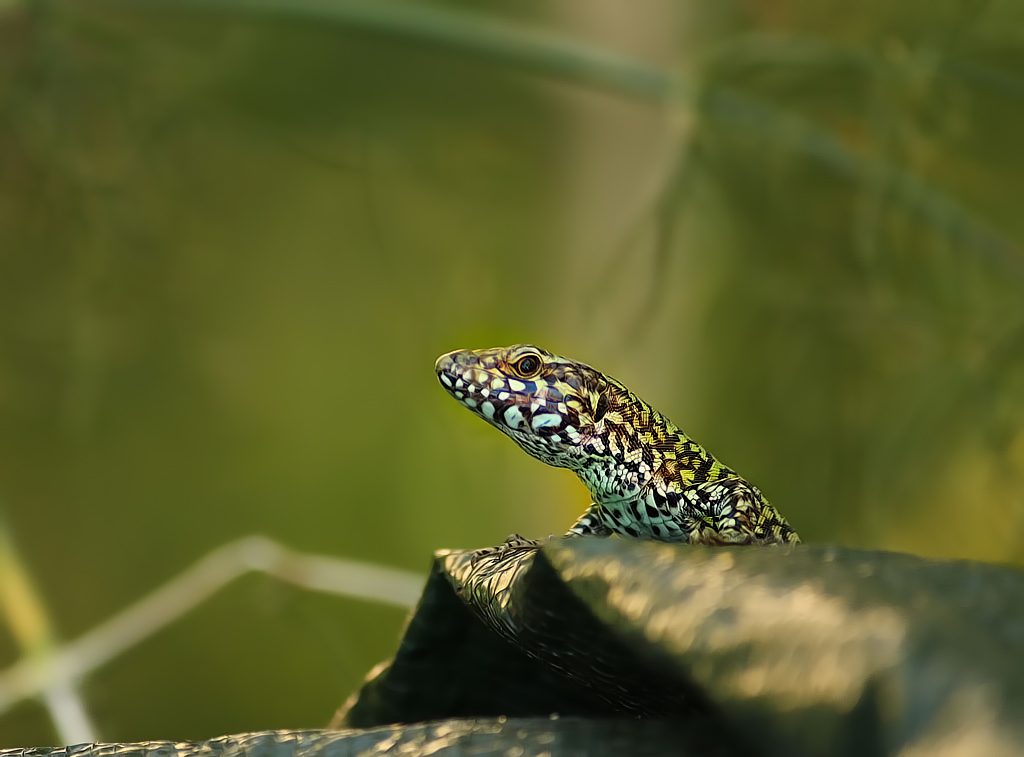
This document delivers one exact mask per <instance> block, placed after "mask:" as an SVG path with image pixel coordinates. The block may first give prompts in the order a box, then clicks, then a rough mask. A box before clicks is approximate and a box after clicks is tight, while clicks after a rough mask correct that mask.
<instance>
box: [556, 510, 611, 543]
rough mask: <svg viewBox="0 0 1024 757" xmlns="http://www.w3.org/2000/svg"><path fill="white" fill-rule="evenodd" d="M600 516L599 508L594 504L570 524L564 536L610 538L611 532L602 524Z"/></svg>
mask: <svg viewBox="0 0 1024 757" xmlns="http://www.w3.org/2000/svg"><path fill="white" fill-rule="evenodd" d="M601 516H602V513H601V506H600V505H599V504H597V503H596V502H594V503H593V504H591V505H590V507H588V508H587V509H586V510H584V511H583V515H581V516H580V517H578V518H577V519H576V522H575V523H573V524H572V526H571V527H570V528H569V530H568V531H567V532H566V534H565V535H566V536H611V535H612V530H611V529H610V528H608V526H606V525H605V524H604V518H602V517H601Z"/></svg>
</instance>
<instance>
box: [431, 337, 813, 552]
mask: <svg viewBox="0 0 1024 757" xmlns="http://www.w3.org/2000/svg"><path fill="white" fill-rule="evenodd" d="M435 371H436V373H437V377H438V380H439V381H440V382H441V385H442V386H443V387H444V389H445V390H446V391H447V392H448V393H449V394H450V395H451V396H452V397H454V398H455V399H456V400H457V401H458V402H459V403H460V404H462V405H463V406H464V407H466V408H468V409H469V410H470V411H472V412H473V413H474V414H476V415H478V416H479V417H481V418H483V419H484V420H485V421H487V422H488V423H490V424H491V425H493V426H494V427H496V428H497V429H498V430H499V431H501V432H503V433H505V434H506V435H508V436H509V437H511V438H512V440H513V441H515V442H516V444H518V445H519V447H520V448H521V449H523V450H524V451H525V452H527V453H528V454H530V455H532V456H533V457H535V458H537V459H539V460H541V461H543V462H545V463H547V464H548V465H553V466H555V467H559V468H568V469H569V470H571V471H573V472H574V473H575V474H576V475H577V476H578V477H579V479H580V480H581V481H582V482H583V483H584V485H585V486H586V487H587V489H588V490H589V491H590V494H591V496H592V497H593V500H594V501H593V503H592V504H591V505H590V506H589V507H588V508H587V509H586V511H585V512H584V513H583V514H582V515H581V516H580V517H579V518H578V519H577V520H576V522H575V523H573V524H572V526H571V527H570V528H569V531H568V533H567V534H566V536H584V535H593V536H609V535H611V534H617V535H620V536H625V537H631V538H640V539H650V540H654V541H662V542H683V543H689V544H706V545H737V544H795V543H797V542H799V541H800V537H799V536H798V535H797V533H796V531H794V530H793V528H792V527H791V526H790V525H789V523H787V522H786V519H785V518H783V517H782V515H780V514H779V512H778V511H777V510H776V509H775V508H774V507H773V506H772V505H771V504H769V502H768V500H767V499H765V497H764V496H763V495H762V494H761V492H760V491H759V490H758V489H757V488H756V487H754V486H753V485H752V484H750V483H748V482H747V481H746V480H744V479H743V478H741V477H740V476H739V475H738V474H737V473H736V472H735V471H734V470H733V469H732V468H729V467H727V466H725V465H723V464H722V463H720V462H719V461H718V460H717V459H715V458H714V457H713V456H712V455H711V454H710V453H709V452H707V451H706V450H705V449H704V448H703V447H701V446H700V445H699V444H698V443H697V442H695V441H694V440H693V439H691V438H690V437H689V436H687V435H686V434H685V433H683V432H682V431H681V430H680V429H679V427H678V426H676V425H675V424H674V423H672V421H670V420H669V419H668V418H667V417H665V416H664V415H662V414H661V413H660V412H658V411H657V410H655V409H654V408H653V407H651V406H650V405H649V404H647V403H646V402H644V401H643V400H642V399H640V398H639V397H638V396H637V395H635V394H634V393H633V392H631V391H630V390H629V389H627V388H626V386H625V385H624V384H623V383H621V382H620V381H618V380H616V379H614V378H612V377H611V376H607V375H605V374H603V373H601V372H600V371H598V370H596V369H595V368H592V367H590V366H589V365H586V364H585V363H580V362H577V361H575V360H572V359H570V358H566V357H562V356H560V355H555V354H553V353H551V352H547V351H545V350H542V349H540V348H539V347H535V346H533V345H530V344H516V345H512V346H510V347H496V348H492V349H482V350H455V351H453V352H449V353H446V354H444V355H442V356H441V357H439V358H438V359H437V362H436V364H435ZM531 543H532V542H531V541H530V540H527V539H523V538H522V537H519V536H518V535H515V534H513V535H512V536H510V537H509V540H508V541H507V542H506V546H508V547H513V546H516V545H526V544H531Z"/></svg>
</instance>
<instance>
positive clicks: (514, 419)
mask: <svg viewBox="0 0 1024 757" xmlns="http://www.w3.org/2000/svg"><path fill="white" fill-rule="evenodd" d="M504 417H505V423H507V424H508V427H509V428H519V424H521V423H522V422H523V414H522V413H520V412H519V408H518V407H516V406H515V405H513V406H512V407H510V408H509V409H508V410H506V411H505V416H504Z"/></svg>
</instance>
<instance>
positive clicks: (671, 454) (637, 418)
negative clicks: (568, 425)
mask: <svg viewBox="0 0 1024 757" xmlns="http://www.w3.org/2000/svg"><path fill="white" fill-rule="evenodd" d="M610 389H611V390H613V391H609V392H608V395H607V396H608V401H607V408H608V409H607V411H606V412H605V413H604V415H603V416H602V417H601V418H600V419H599V420H597V421H596V422H595V424H594V426H593V429H592V433H591V434H590V438H589V439H588V440H587V442H586V443H585V444H583V445H582V447H581V451H582V455H581V457H580V465H579V466H578V467H575V466H574V470H575V472H576V475H577V476H579V478H580V479H581V480H582V481H583V483H584V484H585V485H586V486H587V488H588V489H589V490H590V493H591V495H592V496H593V497H594V501H596V502H599V503H601V504H611V503H616V502H629V501H632V500H636V499H639V498H642V497H644V496H645V495H646V494H647V493H648V492H649V491H651V490H652V489H654V490H657V491H659V492H660V493H662V494H673V493H674V494H679V493H681V492H682V490H683V489H685V488H686V487H688V486H691V485H693V484H699V483H704V482H705V481H714V480H717V479H720V478H725V477H728V476H735V475H736V474H735V473H734V472H733V471H732V470H731V469H730V468H727V467H726V466H724V465H722V464H721V463H719V462H718V461H717V460H716V459H715V458H714V457H713V456H712V455H711V454H710V453H709V452H707V451H706V450H705V449H704V448H703V447H701V446H700V445H699V444H697V442H695V441H694V440H693V439H691V438H690V437H688V436H687V435H686V434H684V433H683V432H682V430H680V429H679V427H678V426H676V425H675V424H674V423H672V421H670V420H669V419H668V418H666V417H665V416H664V415H662V414H661V413H659V412H658V411H657V410H655V409H654V408H653V407H651V406H650V405H648V404H647V403H646V402H644V401H643V400H641V399H640V398H639V397H637V396H636V395H635V394H633V393H632V392H630V391H629V390H628V389H626V388H625V387H624V386H621V385H618V384H617V382H615V384H613V385H612V386H611V387H610Z"/></svg>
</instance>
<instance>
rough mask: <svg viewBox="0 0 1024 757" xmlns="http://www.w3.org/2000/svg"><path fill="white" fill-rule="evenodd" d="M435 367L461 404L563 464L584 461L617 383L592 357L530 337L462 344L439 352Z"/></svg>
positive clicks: (528, 449)
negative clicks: (557, 351)
mask: <svg viewBox="0 0 1024 757" xmlns="http://www.w3.org/2000/svg"><path fill="white" fill-rule="evenodd" d="M434 368H435V370H436V371H437V377H438V379H439V380H440V382H441V385H442V386H443V387H444V388H445V390H446V391H447V392H448V393H449V394H450V395H452V396H453V397H454V398H455V399H456V400H458V401H459V402H460V403H461V404H462V405H464V406H465V407H467V408H469V409H470V410H472V411H473V412H474V413H475V414H476V415H479V416H480V417H481V418H483V419H484V420H485V421H487V422H488V423H490V424H491V425H493V426H495V427H497V428H498V429H499V430H500V431H502V432H503V433H505V434H507V435H508V436H510V437H512V439H513V440H514V441H515V442H516V443H517V444H518V445H519V446H520V447H522V449H523V450H525V451H526V452H528V453H529V454H531V455H533V456H534V457H536V458H538V459H539V460H543V461H544V462H546V463H548V464H549V465H555V466H558V467H560V468H573V469H575V468H577V467H578V465H579V463H580V458H581V456H582V454H583V452H582V450H583V446H584V445H585V444H586V442H587V441H588V440H589V439H590V438H591V437H592V436H593V434H594V427H595V424H596V423H598V421H600V419H601V417H602V416H603V415H604V413H605V412H606V411H607V409H608V403H609V390H611V389H614V384H613V382H610V381H609V379H608V378H607V377H606V376H604V374H602V373H600V372H599V371H596V370H594V369H593V368H591V367H590V366H589V365H584V364H583V363H578V362H576V361H575V360H570V359H569V358H564V357H560V356H558V355H554V354H552V353H550V352H547V351H545V350H542V349H540V348H538V347H534V346H533V345H529V344H516V345H513V346H511V347H496V348H493V349H486V350H456V351H454V352H449V353H448V354H446V355H442V356H441V357H439V358H438V359H437V363H436V364H435V366H434Z"/></svg>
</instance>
